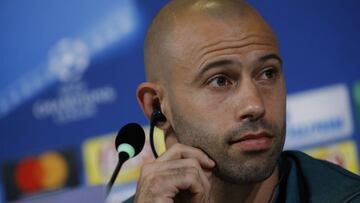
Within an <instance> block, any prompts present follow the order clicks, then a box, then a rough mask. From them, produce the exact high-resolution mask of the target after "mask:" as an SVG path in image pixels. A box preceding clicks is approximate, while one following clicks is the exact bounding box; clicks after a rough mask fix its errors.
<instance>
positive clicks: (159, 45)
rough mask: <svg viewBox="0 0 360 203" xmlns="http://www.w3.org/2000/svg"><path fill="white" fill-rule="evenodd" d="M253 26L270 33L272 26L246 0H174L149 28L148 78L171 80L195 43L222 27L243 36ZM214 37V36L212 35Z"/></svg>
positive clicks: (146, 43) (146, 49)
mask: <svg viewBox="0 0 360 203" xmlns="http://www.w3.org/2000/svg"><path fill="white" fill-rule="evenodd" d="M249 26H251V27H258V28H256V29H258V30H261V31H260V32H263V33H265V34H268V35H273V37H274V38H275V36H274V34H273V32H272V31H271V28H270V27H269V26H268V25H267V24H266V22H265V21H264V20H263V19H262V17H261V16H260V15H259V14H258V13H257V12H256V11H255V10H254V9H253V8H252V7H251V6H249V5H248V4H247V3H246V2H244V1H242V0H173V1H171V2H170V3H169V4H167V5H166V6H165V7H164V8H162V9H161V10H160V12H159V13H158V14H157V16H156V17H155V18H154V20H153V22H152V24H151V25H150V27H149V29H148V33H147V36H146V39H145V45H144V55H145V66H146V77H147V80H148V81H149V82H155V83H164V84H167V83H168V82H169V79H170V78H171V77H169V76H170V75H171V73H172V69H173V66H176V65H177V66H179V65H181V64H183V63H187V65H195V64H191V61H182V59H183V57H182V56H184V55H186V52H187V51H188V50H189V49H192V48H194V47H193V46H192V44H196V43H197V42H199V40H200V41H201V40H202V39H200V38H203V37H204V36H207V35H209V34H210V33H211V32H214V33H215V32H216V30H219V29H228V28H229V27H230V28H231V30H229V32H228V33H229V34H230V35H231V34H233V35H241V33H246V32H248V29H249ZM210 35H211V34H210ZM210 37H211V36H210Z"/></svg>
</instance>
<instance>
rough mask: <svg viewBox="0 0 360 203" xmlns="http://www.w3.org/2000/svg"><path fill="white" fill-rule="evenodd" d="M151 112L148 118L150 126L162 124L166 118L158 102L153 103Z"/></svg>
mask: <svg viewBox="0 0 360 203" xmlns="http://www.w3.org/2000/svg"><path fill="white" fill-rule="evenodd" d="M153 109H154V110H153V112H152V114H151V117H150V123H151V125H156V124H157V123H158V122H164V121H166V117H165V116H164V114H163V113H162V112H161V108H160V104H159V102H155V103H154V106H153Z"/></svg>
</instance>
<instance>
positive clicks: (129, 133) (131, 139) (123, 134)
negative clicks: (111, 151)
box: [115, 123, 145, 156]
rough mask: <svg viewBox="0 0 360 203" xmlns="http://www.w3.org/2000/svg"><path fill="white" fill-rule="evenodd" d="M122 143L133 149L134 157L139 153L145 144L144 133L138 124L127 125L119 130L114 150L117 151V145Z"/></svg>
mask: <svg viewBox="0 0 360 203" xmlns="http://www.w3.org/2000/svg"><path fill="white" fill-rule="evenodd" d="M124 143H127V144H129V145H131V146H133V147H134V149H135V155H134V156H136V155H137V154H139V153H140V152H141V150H142V148H143V147H144V144H145V132H144V130H143V129H142V127H141V126H140V125H139V124H137V123H129V124H126V125H125V126H123V127H122V128H121V129H120V130H119V132H118V134H117V136H116V139H115V147H116V148H115V149H117V148H118V147H119V145H121V144H124Z"/></svg>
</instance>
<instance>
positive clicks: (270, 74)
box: [259, 67, 279, 80]
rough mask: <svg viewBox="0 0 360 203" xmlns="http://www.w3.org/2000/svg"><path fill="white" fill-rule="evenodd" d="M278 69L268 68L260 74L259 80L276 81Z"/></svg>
mask: <svg viewBox="0 0 360 203" xmlns="http://www.w3.org/2000/svg"><path fill="white" fill-rule="evenodd" d="M278 72H279V71H278V69H277V68H275V67H267V68H265V69H264V70H263V71H261V72H260V76H259V80H274V79H276V77H277V75H278Z"/></svg>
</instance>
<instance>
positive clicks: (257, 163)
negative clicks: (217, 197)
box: [172, 111, 286, 185]
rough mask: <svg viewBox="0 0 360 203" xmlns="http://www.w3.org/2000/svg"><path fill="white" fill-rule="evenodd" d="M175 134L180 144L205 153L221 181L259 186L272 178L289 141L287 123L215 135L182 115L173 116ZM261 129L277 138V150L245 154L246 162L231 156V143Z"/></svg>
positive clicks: (251, 125)
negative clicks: (286, 134) (213, 163)
mask: <svg viewBox="0 0 360 203" xmlns="http://www.w3.org/2000/svg"><path fill="white" fill-rule="evenodd" d="M172 115H173V121H174V125H176V126H173V128H174V132H175V136H176V138H177V139H178V140H179V142H180V143H182V144H185V145H189V146H193V147H196V148H199V149H201V150H202V151H204V152H205V153H206V154H207V155H208V156H209V157H210V158H211V159H212V160H214V161H215V163H216V166H215V169H214V170H213V173H214V175H215V176H216V177H218V178H219V179H220V180H222V181H225V182H228V183H231V184H236V185H243V184H249V183H256V182H260V181H262V180H265V179H266V178H268V177H269V176H270V175H271V174H272V173H273V171H274V170H275V168H276V165H277V163H278V159H279V156H280V154H281V152H282V149H283V145H284V141H285V129H286V127H285V125H286V124H285V122H284V124H283V126H281V127H277V126H275V125H272V124H269V123H268V122H265V121H263V120H259V121H255V122H251V123H250V122H249V123H247V124H244V125H242V126H241V127H238V128H236V129H232V130H230V131H227V132H225V133H223V134H215V133H211V132H208V131H206V129H204V128H201V127H198V126H196V124H194V123H192V122H188V121H186V120H185V119H184V118H183V117H182V116H180V115H179V114H178V112H174V111H173V112H172ZM257 129H266V130H268V131H270V132H272V133H273V135H275V138H274V139H273V146H272V148H271V149H270V150H268V151H263V152H253V153H245V154H244V157H245V159H243V160H241V161H240V160H238V159H234V158H233V157H232V156H231V154H229V153H228V152H227V150H228V149H227V147H229V145H228V142H227V141H228V140H229V139H230V138H231V137H233V136H235V135H239V134H241V133H244V132H246V131H249V130H252V131H256V130H257Z"/></svg>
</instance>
